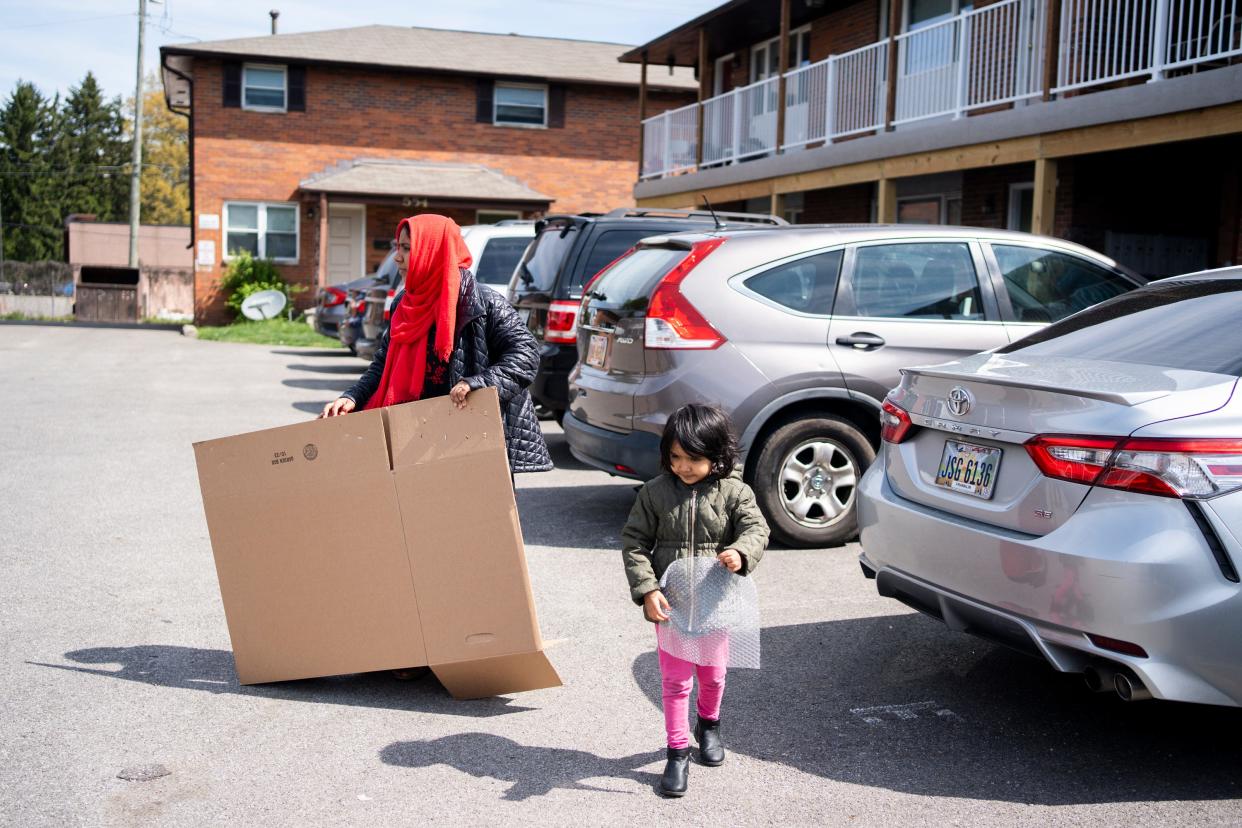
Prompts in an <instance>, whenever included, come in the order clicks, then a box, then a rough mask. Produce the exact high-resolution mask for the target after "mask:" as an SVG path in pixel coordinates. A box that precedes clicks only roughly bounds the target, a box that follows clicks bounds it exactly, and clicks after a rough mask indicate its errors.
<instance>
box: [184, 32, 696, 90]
mask: <svg viewBox="0 0 1242 828" xmlns="http://www.w3.org/2000/svg"><path fill="white" fill-rule="evenodd" d="M631 48H633V47H631V46H627V45H624V44H619V43H597V42H593V41H586V40H562V39H558V38H550V37H526V36H523V35H515V34H508V35H504V34H486V33H483V32H459V31H452V30H449V29H426V28H417V27H407V26H378V25H376V26H359V27H356V28H350V29H330V30H327V31H322V32H298V33H293V34H279V35H269V36H266V37H246V38H238V39H235V40H213V41H207V42H205V43H190V44H184V45H176V46H164V47H162V48H161V50H160V51H161V53H163V54H164V55H198V56H202V55H206V56H212V57H236V58H251V59H259V60H289V61H304V62H307V63H329V64H332V63H335V64H349V65H355V66H357V65H365V66H377V67H387V68H392V69H403V70H411V69H417V70H422V71H429V72H444V73H454V74H468V75H489V76H500V77H514V78H542V79H547V80H560V81H578V82H581V83H594V84H605V85H611V86H638V82H639V69H638V67H635V66H633V65H630V64H624V63H620V62H619V58H620V57H621V55H622V54H623V53H625V52H626V51H627V50H629V49H631ZM648 85H649V86H652V87H655V88H664V89H696V88H697V87H698V84H697V82H696V81H695V80H694V77H693V72H691V71H688V70H685V69H678V70H675V71H674V72H673V74H672V75H669V74H668V73H667V72H653V73H651V75H650V76H649V77H648Z"/></svg>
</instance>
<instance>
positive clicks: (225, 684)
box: [27, 644, 531, 718]
mask: <svg viewBox="0 0 1242 828" xmlns="http://www.w3.org/2000/svg"><path fill="white" fill-rule="evenodd" d="M65 658H66V659H68V660H69V661H72V662H76V663H77V664H92V665H113V664H119V665H120V669H119V670H115V669H103V668H98V667H78V666H74V665H70V664H45V663H43V662H38V661H30V662H27V663H28V664H34V665H36V666H39V667H51V668H54V669H57V670H69V671H72V672H75V673H89V674H90V675H95V676H103V677H106V678H113V679H122V680H124V681H137V682H141V683H142V684H150V685H154V686H156V687H172V688H178V689H182V690H203V691H206V692H208V693H231V694H235V695H240V696H257V697H259V698H267V699H281V700H284V701H305V702H314V703H316V704H339V705H345V706H347V707H371V708H376V709H380V710H406V711H411V712H419V713H438V714H442V715H446V716H470V717H475V718H483V717H490V716H500V715H504V714H506V713H520V712H522V711H524V710H530V709H531V708H529V707H522V706H518V705H513V704H511V702H510V700H509V699H506V698H503V697H497V698H491V699H480V700H477V701H456V700H454V699H453V698H452V697H451V696H450V695H449V694H448V692H447V691H446V690H445V689H444V688H443V687H441V686H440V683H439V682H438V681H436V679H435V677H434V676H428V677H426V678H423V679H418V680H415V681H398V680H397V679H395V678H393V677H392V674H391V673H390V672H388V671H383V672H378V673H359V674H357V675H351V676H337V677H334V678H317V679H303V680H301V681H285V682H279V683H276V684H254V685H242V684H240V683H238V681H237V673H236V671H235V670H234V668H233V654H232V653H231V652H229V651H228V650H204V649H199V648H196V647H176V646H172V645H166V644H144V645H140V646H136V647H92V648H90V649H85V650H73V651H72V652H68V653H65Z"/></svg>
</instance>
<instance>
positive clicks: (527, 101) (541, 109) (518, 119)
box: [492, 83, 548, 127]
mask: <svg viewBox="0 0 1242 828" xmlns="http://www.w3.org/2000/svg"><path fill="white" fill-rule="evenodd" d="M493 101H494V103H493V106H494V108H493V110H492V123H494V124H497V125H504V126H524V127H546V126H547V125H548V87H546V86H531V85H521V84H514V83H498V84H496V91H495V97H494V98H493Z"/></svg>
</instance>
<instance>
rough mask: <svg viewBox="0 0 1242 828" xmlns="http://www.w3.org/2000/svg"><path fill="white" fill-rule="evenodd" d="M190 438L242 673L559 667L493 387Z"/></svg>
mask: <svg viewBox="0 0 1242 828" xmlns="http://www.w3.org/2000/svg"><path fill="white" fill-rule="evenodd" d="M194 454H195V458H196V460H197V462H198V476H199V485H200V487H201V489H202V495H203V508H204V510H205V511H206V513H207V528H208V530H209V532H210V534H211V548H212V551H213V553H214V554H215V559H216V572H217V574H218V576H219V579H220V594H221V596H222V598H223V600H224V612H225V615H226V616H227V618H228V626H229V635H230V636H231V638H232V641H233V655H234V658H235V660H236V663H237V674H238V677H239V678H240V680H241V682H242V684H256V683H261V682H270V681H284V680H287V679H300V678H311V677H315V676H331V675H342V674H346V673H358V672H365V671H370V670H385V669H393V668H400V667H416V666H422V665H430V666H431V669H432V670H433V671H435V674H436V676H437V677H438V678H439V679H440V681H441V682H442V683H443V684H444V686H445V687H446V688H448V690H449V692H451V693H452V694H453V695H454V696H455V697H457V698H463V699H465V698H481V697H485V696H493V695H497V694H500V693H511V692H517V691H521V690H534V689H538V688H542V687H555V686H559V685H560V679H559V677H558V676H557V674H556V671H555V670H554V669H553V667H552V665H551V664H550V663H549V662H548V659H547V657H546V656H545V655H544V653H543V643H542V639H541V638H540V635H539V624H538V621H537V620H536V618H535V609H534V601H533V598H532V595H531V589H530V579H529V577H528V575H527V571H526V557H525V552H524V548H523V544H522V530H521V525H520V524H519V522H518V515H517V506H516V504H515V503H514V499H513V489H512V487H511V485H510V477H509V463H508V458H507V455H506V453H505V443H504V432H503V427H502V425H501V419H500V405H499V399H498V398H497V396H496V392H495V390H493V389H483V390H481V391H476V392H475V393H473V394H471V395H470V397H469V401H468V404H467V406H466V408H465V410H458V409H457V408H456V407H454V406H453V404H452V403H451V402H450V401H449V399H448V398H447V397H438V398H435V399H431V400H426V401H421V402H415V403H408V404H406V405H399V406H393V407H391V408H387V409H380V410H376V411H363V412H358V413H353V414H349V415H347V416H344V417H333V418H330V419H324V420H313V421H311V422H305V423H298V424H296V425H290V426H285V427H283V428H273V429H269V430H266V431H256V432H252V433H250V434H239V435H237V436H235V437H226V438H224V439H220V440H209V441H206V442H202V443H196V444H195V445H194Z"/></svg>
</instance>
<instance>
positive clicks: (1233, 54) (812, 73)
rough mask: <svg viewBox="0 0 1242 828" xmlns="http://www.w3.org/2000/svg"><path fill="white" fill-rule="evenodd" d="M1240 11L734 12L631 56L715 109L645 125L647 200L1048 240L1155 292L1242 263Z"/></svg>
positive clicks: (638, 189)
mask: <svg viewBox="0 0 1242 828" xmlns="http://www.w3.org/2000/svg"><path fill="white" fill-rule="evenodd" d="M1105 6H1107V8H1105ZM1230 9H1231V7H1230V6H1229V5H1228V4H1223V5H1222V4H1219V3H1216V4H1213V3H1209V2H1206V0H1115V2H1110V3H1107V4H1104V6H1100V5H1099V4H1094V3H1092V2H1090V0H999V1H998V0H983V2H976V3H973V4H971V3H968V2H963V0H732V2H729V3H725V4H724V5H721V6H719V7H717V8H715V9H713V10H711V11H709V12H707V13H705V14H703V15H701V16H700V17H698V18H696V19H694V20H692V21H690V22H688V23H686V24H684V25H682V26H680V27H678V28H676V29H674V30H672V31H670V32H668V33H667V34H664V35H661V36H660V37H658V38H655V39H654V40H652V41H650V42H649V43H646V44H644V45H642V46H639V47H637V48H635V49H633V50H631V51H630V52H627V53H626V54H625V55H623V56H622V60H623V61H626V62H632V63H637V64H639V65H640V66H647V65H654V66H659V67H664V66H685V67H698V68H700V69H701V71H699V72H698V76H699V81H700V86H699V100H698V101H697V102H695V103H693V104H690V105H688V106H686V107H682V108H679V109H676V110H667V111H661V112H654V111H653V112H651V113H647V115H646V117H645V119H644V121H643V135H642V148H641V150H640V152H641V156H640V158H641V171H640V177H639V180H638V181H637V183H636V185H635V188H634V194H635V198H636V200H637V201H638V203H639V204H640V205H641V206H652V207H681V206H688V205H690V204H695V203H701V198H702V197H703V196H707V197H708V198H710V199H711V200H712V202H713V204H714V205H716V206H718V207H720V208H724V209H750V210H755V209H764V210H768V209H771V210H772V211H773V212H776V213H783V214H784V215H785V216H786V218H788V219H790V220H792V221H798V222H805V223H819V222H867V221H876V220H879V221H885V222H920V223H947V224H965V225H971V226H980V227H997V228H1010V229H1019V230H1033V231H1034V232H1038V233H1044V234H1049V235H1055V236H1059V237H1062V238H1067V239H1070V240H1072V241H1076V242H1079V243H1082V244H1085V245H1087V246H1090V247H1093V248H1095V249H1097V250H1099V251H1101V252H1103V253H1105V254H1106V255H1109V256H1112V257H1113V258H1115V259H1117V260H1118V261H1121V262H1123V263H1125V264H1128V265H1130V266H1131V267H1133V268H1135V269H1136V270H1139V271H1140V272H1143V273H1144V274H1146V275H1149V276H1162V275H1168V274H1172V273H1178V272H1185V271H1189V270H1194V269H1198V268H1205V267H1213V266H1224V265H1227V264H1234V263H1237V262H1239V261H1242V211H1240V209H1239V202H1240V201H1242V17H1239V15H1238V14H1237V13H1236V10H1235V11H1231V10H1230ZM890 81H891V82H890Z"/></svg>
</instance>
